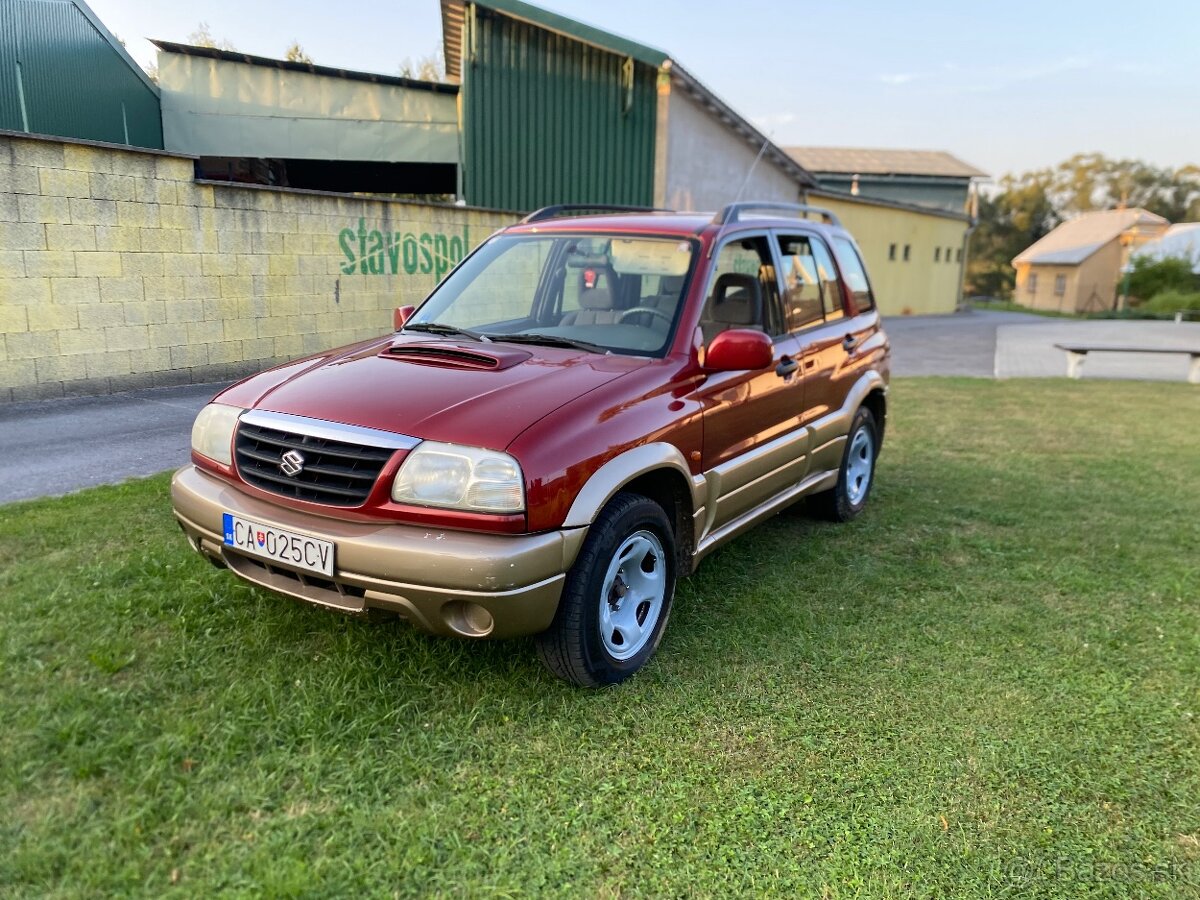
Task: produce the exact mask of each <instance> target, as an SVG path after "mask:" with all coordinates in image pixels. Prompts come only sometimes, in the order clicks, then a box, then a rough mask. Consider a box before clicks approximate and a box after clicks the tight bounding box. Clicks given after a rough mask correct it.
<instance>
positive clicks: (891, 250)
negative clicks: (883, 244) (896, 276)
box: [888, 244, 896, 261]
mask: <svg viewBox="0 0 1200 900" xmlns="http://www.w3.org/2000/svg"><path fill="white" fill-rule="evenodd" d="M895 258H896V245H895V244H889V245H888V260H889V261H892V260H895Z"/></svg>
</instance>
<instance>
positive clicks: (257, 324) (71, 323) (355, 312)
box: [0, 133, 515, 401]
mask: <svg viewBox="0 0 1200 900" xmlns="http://www.w3.org/2000/svg"><path fill="white" fill-rule="evenodd" d="M514 219H515V216H514V215H513V214H508V213H502V212H497V211H490V210H479V209H470V208H461V207H451V206H431V205H422V204H412V203H404V202H398V201H385V200H375V199H366V198H358V197H350V196H344V195H331V194H319V193H313V192H305V191H292V190H279V189H269V188H257V187H250V186H235V185H223V184H213V183H204V182H197V181H195V180H194V178H193V163H192V159H191V158H190V157H185V156H177V155H172V154H167V153H161V152H153V151H137V150H129V149H125V148H120V147H113V146H109V145H95V144H87V143H81V142H64V141H58V140H46V139H42V138H34V137H28V136H22V135H15V134H12V133H4V134H0V401H5V400H24V399H38V398H44V397H58V396H64V395H78V394H100V393H108V392H111V391H120V390H130V389H135V388H140V387H151V386H157V385H168V384H179V383H187V382H206V381H219V380H224V379H232V378H236V377H239V376H241V375H244V374H247V373H249V372H252V371H257V370H258V369H261V368H265V367H266V366H268V365H271V364H273V363H275V362H279V361H282V360H286V359H293V358H296V357H299V356H303V355H305V354H308V353H313V352H317V351H319V350H323V349H326V348H329V347H334V346H338V345H340V344H346V343H350V342H353V341H356V340H361V339H363V338H367V337H371V336H373V335H378V334H383V333H386V332H387V331H390V330H391V314H392V309H393V308H394V307H396V306H400V305H404V304H406V303H414V304H415V303H416V302H418V301H419V300H420V299H421V298H423V297H424V296H425V294H426V293H428V291H429V290H430V289H431V288H432V287H433V286H434V285H435V284H436V283H437V281H438V280H439V279H440V278H441V276H442V275H444V274H445V272H446V271H448V270H449V268H450V267H451V266H452V265H453V264H454V263H455V262H457V260H458V259H460V258H461V257H462V256H463V255H464V254H465V253H466V252H468V251H469V250H470V249H471V248H473V247H474V246H475V245H477V244H478V243H479V242H481V241H482V240H484V239H485V238H486V237H487V236H488V235H490V234H491V233H492V232H493V231H495V230H496V229H497V228H500V227H502V226H503V225H507V224H510V223H511V222H512V221H514Z"/></svg>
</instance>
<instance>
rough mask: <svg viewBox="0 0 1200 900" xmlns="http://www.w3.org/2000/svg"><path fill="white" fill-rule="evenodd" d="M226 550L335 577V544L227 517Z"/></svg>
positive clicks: (231, 514) (274, 527) (234, 517)
mask: <svg viewBox="0 0 1200 900" xmlns="http://www.w3.org/2000/svg"><path fill="white" fill-rule="evenodd" d="M225 546H226V547H235V548H237V549H238V550H241V551H243V552H244V553H250V554H252V555H254V556H261V557H264V558H265V559H273V560H275V561H276V562H281V563H286V564H287V565H289V566H294V567H296V568H299V569H307V570H309V571H311V572H320V573H321V574H322V575H333V542H332V541H322V540H319V539H317V538H314V537H309V536H308V535H306V534H296V533H295V532H294V531H285V530H284V529H282V528H277V527H276V526H274V525H264V524H262V523H261V522H251V521H250V520H249V519H243V518H241V517H240V516H235V515H233V513H225Z"/></svg>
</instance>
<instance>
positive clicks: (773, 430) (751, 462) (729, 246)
mask: <svg viewBox="0 0 1200 900" xmlns="http://www.w3.org/2000/svg"><path fill="white" fill-rule="evenodd" d="M709 277H710V282H709V286H708V298H707V300H706V302H705V309H704V313H703V315H702V317H701V322H700V327H701V330H702V331H703V333H704V342H705V344H706V345H707V344H708V343H709V342H711V341H712V339H713V338H714V337H715V336H716V335H718V334H720V333H721V332H722V331H724V330H725V329H727V328H756V329H759V330H762V331H765V332H766V333H767V334H769V335H772V336H773V339H774V346H775V352H774V359H773V361H772V363H771V366H770V367H769V368H766V369H761V370H759V371H753V372H718V373H713V374H710V375H709V376H708V377H707V379H706V380H705V382H704V383H703V384H702V385H701V386H700V387H699V388H698V389H697V392H696V399H697V400H699V401H700V402H701V403H702V404H703V408H704V454H703V466H704V471H705V474H706V475H707V476H708V478H709V491H710V494H709V511H708V512H709V520H708V523H707V524H708V530H709V531H711V530H713V529H717V528H720V527H721V526H722V525H725V524H727V523H728V522H730V521H731V520H733V519H736V518H737V517H738V516H740V515H741V514H743V513H745V512H747V511H749V510H751V509H753V508H754V507H756V506H758V505H759V504H761V503H763V502H764V501H766V500H768V499H769V498H770V497H772V496H774V495H775V494H777V493H778V492H779V491H781V490H783V489H784V488H785V487H787V486H788V485H790V484H794V483H795V482H797V481H799V480H800V479H801V478H803V476H804V471H805V467H806V456H805V452H806V447H807V441H806V432H805V431H804V430H803V429H802V428H801V427H800V426H801V422H800V414H801V411H802V410H803V409H804V402H803V401H804V382H803V379H802V378H801V377H800V364H799V359H798V353H799V345H798V344H797V342H796V340H795V339H794V338H793V337H792V336H791V335H789V334H787V332H786V329H785V327H784V325H783V314H782V310H781V308H780V304H779V282H778V277H777V275H776V271H775V262H774V257H773V255H772V253H771V248H770V244H769V242H768V238H767V237H766V236H765V235H762V236H755V237H739V238H737V239H735V240H732V241H730V242H728V243H726V244H725V245H723V246H722V247H721V249H720V250H719V251H718V252H717V257H716V266H715V267H714V270H713V272H712V273H711V274H710V276H709Z"/></svg>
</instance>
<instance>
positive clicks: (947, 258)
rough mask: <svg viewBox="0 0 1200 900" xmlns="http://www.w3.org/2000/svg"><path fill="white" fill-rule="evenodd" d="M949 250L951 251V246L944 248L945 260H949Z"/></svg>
mask: <svg viewBox="0 0 1200 900" xmlns="http://www.w3.org/2000/svg"><path fill="white" fill-rule="evenodd" d="M950 252H951V248H950V247H947V248H946V262H950Z"/></svg>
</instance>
